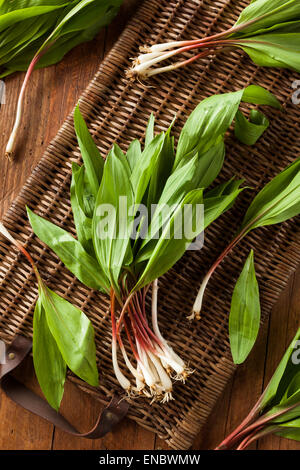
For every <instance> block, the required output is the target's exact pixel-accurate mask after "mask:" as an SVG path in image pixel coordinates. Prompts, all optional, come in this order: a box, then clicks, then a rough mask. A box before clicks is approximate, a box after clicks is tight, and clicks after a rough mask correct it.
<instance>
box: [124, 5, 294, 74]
mask: <svg viewBox="0 0 300 470" xmlns="http://www.w3.org/2000/svg"><path fill="white" fill-rule="evenodd" d="M299 44H300V4H299V1H298V0H272V1H270V0H255V1H252V2H251V3H250V5H249V6H248V7H246V8H245V9H244V11H243V12H242V13H241V15H240V17H239V18H238V20H237V22H236V23H235V25H234V26H233V27H232V28H230V29H228V30H227V31H224V32H221V33H218V34H214V35H213V36H210V37H205V38H198V39H192V40H189V41H172V42H167V43H162V44H155V45H153V46H143V47H141V48H140V51H141V52H142V54H141V55H139V56H138V57H137V59H135V60H134V62H133V67H132V68H131V69H130V70H128V72H127V76H128V77H129V78H135V77H140V78H142V79H145V78H148V77H152V76H153V75H157V74H159V73H163V72H169V71H171V70H176V69H178V68H181V67H184V66H186V65H188V64H191V63H192V62H194V61H195V60H198V59H201V58H204V57H208V56H210V55H212V54H216V53H219V52H222V51H227V50H231V49H233V48H239V49H242V50H243V51H244V52H246V53H247V54H248V55H249V57H250V58H251V59H252V60H253V62H255V63H256V64H257V65H262V66H265V67H280V68H288V69H292V70H296V71H298V72H299V71H300V46H299ZM187 52H191V53H192V55H191V56H190V57H188V58H186V59H183V60H179V61H177V62H175V63H173V62H172V63H171V64H168V65H162V63H164V62H166V61H169V59H171V58H173V57H177V55H182V54H184V53H187Z"/></svg>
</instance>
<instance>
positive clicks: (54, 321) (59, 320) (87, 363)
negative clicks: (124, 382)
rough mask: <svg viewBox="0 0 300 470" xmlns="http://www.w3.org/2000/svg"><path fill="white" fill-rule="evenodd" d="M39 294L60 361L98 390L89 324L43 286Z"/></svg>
mask: <svg viewBox="0 0 300 470" xmlns="http://www.w3.org/2000/svg"><path fill="white" fill-rule="evenodd" d="M39 294H40V298H41V303H42V305H43V308H44V311H45V313H46V319H47V324H48V326H49V329H50V331H51V334H52V336H53V338H54V340H55V342H56V344H57V346H58V348H59V350H60V353H61V355H62V357H63V360H64V361H65V362H66V364H67V366H68V367H69V368H70V369H71V371H72V372H74V374H76V375H78V377H80V378H81V379H82V380H84V381H85V382H87V383H88V384H90V385H92V386H94V387H97V386H98V383H99V381H98V369H97V363H96V347H95V341H94V328H93V326H92V324H91V322H90V320H89V319H88V318H87V316H86V315H85V314H84V313H83V312H81V311H80V310H79V309H78V308H77V307H74V305H72V304H70V302H68V301H67V300H65V299H64V298H63V297H60V296H59V295H57V294H56V293H55V292H53V291H51V290H50V289H49V288H48V287H47V286H45V284H43V283H41V284H40V285H39Z"/></svg>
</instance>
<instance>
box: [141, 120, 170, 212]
mask: <svg viewBox="0 0 300 470" xmlns="http://www.w3.org/2000/svg"><path fill="white" fill-rule="evenodd" d="M171 126H172V124H171ZM171 126H170V127H169V129H168V130H167V132H166V135H165V140H164V143H163V145H162V148H161V151H160V153H159V155H158V157H157V160H156V164H155V166H154V168H153V172H152V175H151V179H150V182H149V188H148V194H147V206H148V208H150V207H151V204H157V202H158V201H159V198H160V196H161V193H162V192H163V189H164V186H165V184H166V181H167V180H168V178H169V176H170V174H171V172H172V168H173V164H174V157H175V156H174V143H173V139H172V137H171V136H170V131H171Z"/></svg>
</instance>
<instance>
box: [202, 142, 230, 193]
mask: <svg viewBox="0 0 300 470" xmlns="http://www.w3.org/2000/svg"><path fill="white" fill-rule="evenodd" d="M219 140H220V142H218V143H216V144H215V145H213V146H212V147H211V148H210V149H209V150H208V151H207V152H205V153H204V154H200V155H199V157H198V164H197V175H196V176H198V178H197V179H196V187H198V188H207V187H208V186H210V185H211V183H212V182H213V181H214V180H215V179H216V177H217V176H218V174H219V173H220V171H221V169H222V167H223V163H224V158H225V145H224V140H223V137H222V138H221V139H219Z"/></svg>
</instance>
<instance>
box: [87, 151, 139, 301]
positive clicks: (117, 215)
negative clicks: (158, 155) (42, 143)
mask: <svg viewBox="0 0 300 470" xmlns="http://www.w3.org/2000/svg"><path fill="white" fill-rule="evenodd" d="M133 204H134V194H133V190H132V186H131V183H130V174H129V173H128V165H127V162H125V161H124V159H123V158H120V157H119V156H118V155H117V154H116V153H115V152H114V149H112V150H111V152H110V153H109V155H108V157H107V159H106V161H105V166H104V173H103V178H102V182H101V186H100V189H99V192H98V195H97V200H96V209H95V212H94V217H93V242H94V248H95V252H96V255H97V259H98V261H99V263H100V265H101V266H102V268H103V269H104V272H105V273H106V275H107V277H108V278H109V279H110V282H111V283H112V285H113V286H114V287H115V289H116V291H117V292H118V291H119V283H118V280H119V275H120V272H121V268H122V265H123V261H124V258H125V255H128V250H129V244H130V235H131V229H132V223H133V217H134V214H132V216H129V215H128V210H129V208H130V207H131V206H133Z"/></svg>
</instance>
